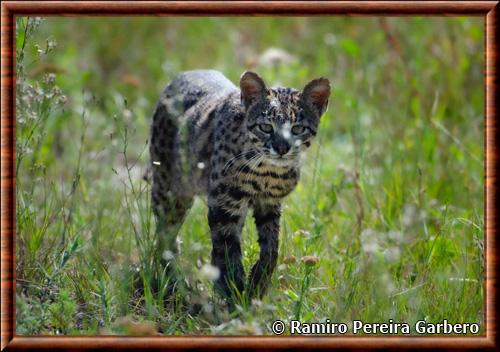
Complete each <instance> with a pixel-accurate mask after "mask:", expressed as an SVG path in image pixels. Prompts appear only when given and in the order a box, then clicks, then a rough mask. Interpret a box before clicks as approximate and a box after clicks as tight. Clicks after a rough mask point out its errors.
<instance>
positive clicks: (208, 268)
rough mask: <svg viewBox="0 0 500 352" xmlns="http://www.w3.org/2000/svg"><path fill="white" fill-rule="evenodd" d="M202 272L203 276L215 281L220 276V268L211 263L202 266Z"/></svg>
mask: <svg viewBox="0 0 500 352" xmlns="http://www.w3.org/2000/svg"><path fill="white" fill-rule="evenodd" d="M200 273H201V275H202V276H203V277H205V278H207V279H209V280H211V281H215V280H217V279H218V278H219V276H220V270H219V268H217V267H215V266H213V265H210V264H205V265H203V266H202V267H201V270H200Z"/></svg>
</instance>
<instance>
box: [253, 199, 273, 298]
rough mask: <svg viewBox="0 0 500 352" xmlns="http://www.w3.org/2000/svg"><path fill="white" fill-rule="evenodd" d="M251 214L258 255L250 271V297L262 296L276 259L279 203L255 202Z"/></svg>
mask: <svg viewBox="0 0 500 352" xmlns="http://www.w3.org/2000/svg"><path fill="white" fill-rule="evenodd" d="M253 216H254V218H255V225H256V226H257V231H258V234H259V246H260V255H259V260H258V261H257V262H256V263H255V265H254V266H253V268H252V272H251V273H250V279H249V290H248V294H249V296H250V297H259V298H260V297H262V296H263V295H264V293H265V291H266V289H267V287H268V285H269V282H270V281H271V275H272V273H273V271H274V268H275V267H276V262H277V260H278V246H279V231H280V216H281V205H280V204H259V203H257V204H255V205H254V211H253Z"/></svg>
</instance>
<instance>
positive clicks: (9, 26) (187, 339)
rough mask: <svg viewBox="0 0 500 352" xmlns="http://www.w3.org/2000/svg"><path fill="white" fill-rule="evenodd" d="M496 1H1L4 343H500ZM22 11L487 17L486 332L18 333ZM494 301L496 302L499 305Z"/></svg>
mask: <svg viewBox="0 0 500 352" xmlns="http://www.w3.org/2000/svg"><path fill="white" fill-rule="evenodd" d="M498 4H499V2H498V1H417V2H411V1H336V2H335V1H321V2H312V1H224V2H217V1H172V2H166V1H165V2H159V1H144V2H140V1H134V2H128V1H122V2H119V1H88V2H87V1H45V2H36V1H5V2H2V4H1V18H2V25H1V32H2V36H1V58H2V63H1V87H2V90H1V265H2V268H1V303H2V305H1V349H2V350H3V349H6V350H9V351H10V350H26V349H32V350H52V349H59V350H61V349H64V350H89V349H93V350H110V349H113V350H116V349H131V350H142V349H148V350H153V349H154V350H158V349H201V350H205V349H228V348H234V349H240V348H243V349H257V348H260V349H265V350H268V349H290V348H305V349H326V348H332V349H333V348H350V349H354V348H360V349H380V348H411V349H417V348H418V349H422V348H426V349H429V348H446V349H448V350H459V349H460V350H461V349H490V350H497V349H499V343H498V335H497V321H496V318H497V316H496V309H498V300H497V297H496V294H497V285H498V281H497V280H498V278H497V267H498V258H499V257H498V254H497V250H498V241H497V238H496V230H497V217H496V207H495V205H494V204H495V203H496V201H497V190H498V189H497V171H496V170H497V169H498V150H497V145H496V137H495V135H496V134H497V133H498V131H497V126H498V122H497V119H498V114H497V102H498V101H500V99H499V94H498V42H497V41H498V37H497V34H496V31H497V30H498V12H499V11H498V10H499V5H498ZM17 15H20V16H23V15H38V16H45V15H58V16H60V15H62V16H84V15H101V16H108V15H122V16H125V15H126V16H130V15H165V16H175V15H190V16H200V15H201V16H203V15H210V16H221V15H230V16H247V15H250V16H252V15H266V16H272V15H278V16H281V15H286V16H294V15H302V16H304V15H307V16H338V15H344V16H345V15H348V16H359V15H364V16H366V15H371V16H373V15H389V16H394V15H406V16H410V15H425V16H430V15H432V16H436V15H437V16H442V15H444V16H482V17H483V18H484V20H485V22H484V23H485V32H486V33H485V80H484V83H485V93H486V94H485V114H486V121H485V139H484V143H485V166H484V167H485V180H484V181H485V198H484V201H485V224H486V225H485V226H486V239H485V246H486V280H485V286H486V291H485V297H486V299H485V308H486V309H485V312H486V319H485V322H486V336H481V337H352V336H350V337H285V336H283V337H272V336H259V337H244V336H237V337H232V336H199V337H193V336H172V337H126V336H123V337H118V336H95V337H92V336H88V337H87V336H85V337H55V336H54V337H51V336H41V337H27V336H16V335H15V301H14V294H15V269H14V268H15V266H14V260H15V248H14V245H15V223H16V219H15V211H14V209H15V187H16V185H15V175H14V170H15V169H14V160H15V117H14V116H15V111H14V110H15V108H14V103H15V99H14V86H15V82H14V80H15V77H14V72H15V71H14V67H15V66H14V53H15V48H14V43H15V41H14V33H15V28H14V25H15V18H14V17H15V16H17ZM495 308H496V309H495Z"/></svg>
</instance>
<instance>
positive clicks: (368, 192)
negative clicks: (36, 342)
mask: <svg viewBox="0 0 500 352" xmlns="http://www.w3.org/2000/svg"><path fill="white" fill-rule="evenodd" d="M16 24H17V33H16V34H17V36H16V44H17V53H16V68H17V77H16V78H17V80H16V83H17V87H16V133H17V136H16V137H17V142H16V148H17V154H16V170H17V174H16V180H17V190H16V199H17V209H16V214H17V237H16V239H17V246H16V251H17V253H16V272H17V297H16V304H17V325H16V328H17V333H18V334H27V335H31V334H70V335H73V334H154V333H158V332H160V333H163V334H168V335H170V334H214V333H216V334H270V333H271V332H270V330H269V326H270V324H271V323H272V321H273V320H276V319H281V320H285V321H287V320H290V319H300V320H301V321H311V322H316V321H322V320H326V319H330V321H333V322H346V323H348V324H350V322H351V321H352V320H354V319H360V320H363V321H369V322H381V321H388V320H389V319H393V320H394V321H398V322H408V323H410V324H411V323H414V322H416V321H418V320H421V319H425V320H427V321H429V322H439V321H442V320H443V319H447V320H448V321H451V322H477V323H480V324H483V323H484V311H483V300H484V293H483V270H484V253H483V238H484V230H483V228H484V220H483V219H484V209H483V187H484V186H483V127H484V126H483V115H484V111H483V101H484V94H483V88H482V83H483V66H484V63H483V55H482V52H483V35H484V34H483V25H482V20H481V19H473V18H425V19H424V18H418V17H417V18H285V17H283V18H106V20H104V19H102V18H56V17H54V18H46V19H43V20H42V19H36V18H26V17H18V18H17V22H16ZM103 33H109V36H103ZM272 47H274V48H279V49H282V50H284V51H285V52H286V53H288V54H289V55H291V56H287V55H284V54H279V55H277V59H276V61H275V62H270V61H269V60H267V61H266V59H265V56H264V55H263V53H264V52H265V51H266V50H267V49H269V48H272ZM195 68H215V69H219V70H221V71H222V72H224V73H225V74H226V75H227V76H228V77H229V78H230V79H231V80H233V82H237V80H238V78H239V76H240V75H241V73H242V72H243V71H244V70H247V69H251V70H254V71H257V72H258V73H259V74H260V75H261V76H262V77H264V78H265V80H266V81H267V82H268V83H269V84H270V85H285V86H294V87H297V88H301V87H302V86H303V85H304V84H305V83H306V82H308V80H310V79H312V78H315V77H318V76H325V77H328V78H329V79H330V80H331V82H332V85H333V93H332V98H331V101H330V108H329V111H328V112H327V113H326V114H325V115H324V116H323V118H322V121H321V126H320V133H319V135H318V137H317V141H316V143H315V144H314V145H313V146H312V147H311V149H310V150H309V151H308V153H307V155H306V158H305V160H304V166H303V176H302V180H301V182H300V184H299V186H298V187H297V189H296V190H295V191H294V192H293V194H292V195H291V196H290V197H289V198H288V199H287V200H286V202H285V205H284V211H283V218H282V222H281V225H282V229H281V233H280V256H279V260H278V268H277V270H276V272H275V274H274V275H273V278H272V284H271V287H270V291H269V293H268V294H267V295H266V296H265V297H264V299H263V300H262V301H258V300H254V301H252V302H248V301H245V300H244V299H242V300H241V302H240V305H239V306H238V309H237V312H236V313H235V314H229V313H228V312H227V309H226V308H225V306H224V304H223V303H222V302H221V301H220V299H219V298H218V297H217V296H216V295H215V294H214V292H213V288H212V283H211V281H210V277H211V273H210V267H209V266H207V264H208V263H210V248H211V243H210V234H209V228H208V225H207V221H206V203H205V200H204V199H202V198H200V199H197V200H196V202H195V204H194V206H193V208H192V209H191V211H190V214H189V216H188V219H187V221H186V223H185V224H184V226H183V228H182V229H181V234H180V238H181V240H182V244H181V250H182V255H181V257H180V259H179V263H178V264H179V266H180V268H181V269H182V272H183V274H184V276H185V278H186V282H185V285H183V286H184V288H183V289H182V290H178V291H176V294H175V295H174V296H173V297H171V299H170V300H169V301H167V302H164V300H163V298H162V297H161V294H160V295H158V294H157V292H156V291H163V292H165V291H167V290H168V288H169V282H168V281H167V278H166V277H165V276H164V275H162V273H161V272H160V271H159V270H158V266H157V261H158V260H159V256H158V254H157V253H156V247H155V241H156V239H155V236H154V230H155V224H154V220H153V217H152V214H151V209H150V203H149V185H148V184H147V183H146V182H144V181H143V180H142V175H143V173H144V172H145V169H146V165H147V161H148V155H147V139H148V138H149V123H150V119H151V114H152V111H153V107H154V105H155V103H156V99H158V96H159V93H160V92H161V90H162V89H163V87H164V86H165V85H166V83H167V82H168V80H169V79H171V78H172V77H173V76H174V75H175V74H176V73H177V72H178V71H181V70H188V69H195ZM256 239H257V237H256V231H255V228H254V225H253V221H251V219H248V221H247V224H246V226H245V229H244V231H243V235H242V240H243V246H242V248H243V255H244V266H245V268H246V269H247V270H249V268H250V267H251V265H252V264H253V262H254V261H255V260H256V259H257V256H258V251H259V248H258V245H257V241H256ZM153 281H154V282H155V283H156V284H155V285H154V287H153V288H152V287H151V285H149V283H151V282H153Z"/></svg>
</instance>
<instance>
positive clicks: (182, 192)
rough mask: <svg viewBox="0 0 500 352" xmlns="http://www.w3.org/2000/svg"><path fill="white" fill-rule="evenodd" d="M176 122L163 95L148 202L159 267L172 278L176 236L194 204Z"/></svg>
mask: <svg viewBox="0 0 500 352" xmlns="http://www.w3.org/2000/svg"><path fill="white" fill-rule="evenodd" d="M172 109H174V111H172ZM178 120H179V112H178V111H177V110H175V104H173V103H172V99H171V98H169V97H166V96H164V97H163V98H162V99H161V100H160V102H159V103H158V105H157V108H156V111H155V114H154V117H153V125H152V129H151V141H150V156H151V173H152V194H151V201H152V208H153V212H154V215H155V218H156V235H157V248H158V251H157V255H158V256H159V258H158V259H159V261H160V263H161V266H162V267H163V268H164V269H166V270H167V271H168V272H169V273H174V272H175V274H176V275H175V276H178V275H177V274H179V273H178V272H176V271H177V270H172V269H174V266H176V265H175V259H176V257H177V255H178V252H179V250H178V246H177V235H178V232H179V230H180V228H181V226H182V223H183V221H184V218H185V216H186V214H187V212H188V210H189V208H190V207H191V205H192V202H193V198H192V196H189V195H188V194H189V192H186V189H185V188H186V187H185V186H184V183H183V175H182V165H181V163H182V161H181V154H180V153H181V151H180V136H179V126H178Z"/></svg>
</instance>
